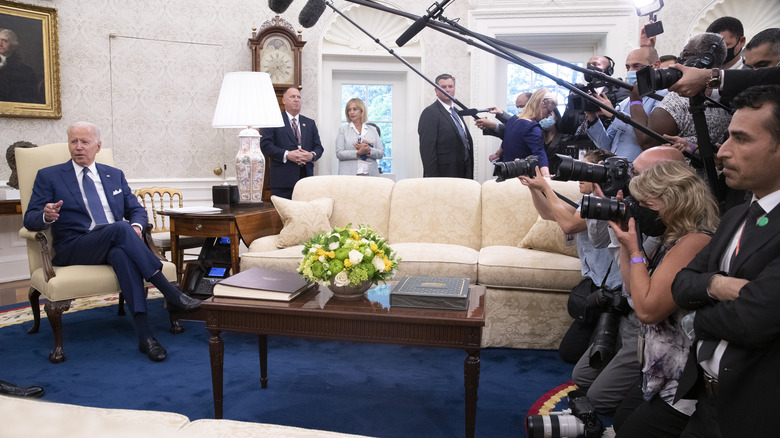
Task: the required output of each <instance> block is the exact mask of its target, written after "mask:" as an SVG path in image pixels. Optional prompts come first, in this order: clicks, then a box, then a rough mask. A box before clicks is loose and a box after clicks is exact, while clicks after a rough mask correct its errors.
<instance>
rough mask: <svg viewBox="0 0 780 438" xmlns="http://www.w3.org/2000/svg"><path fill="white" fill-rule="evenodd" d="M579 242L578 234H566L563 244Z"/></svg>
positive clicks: (569, 244)
mask: <svg viewBox="0 0 780 438" xmlns="http://www.w3.org/2000/svg"><path fill="white" fill-rule="evenodd" d="M576 242H577V236H576V235H575V234H564V235H563V244H564V245H566V246H572V245H574V244H575V243H576Z"/></svg>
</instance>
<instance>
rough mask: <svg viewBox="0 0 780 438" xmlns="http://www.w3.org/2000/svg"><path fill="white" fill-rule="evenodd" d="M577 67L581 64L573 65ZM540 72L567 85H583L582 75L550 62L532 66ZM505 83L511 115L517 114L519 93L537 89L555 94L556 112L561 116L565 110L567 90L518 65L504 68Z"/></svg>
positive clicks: (567, 96) (567, 97) (508, 108)
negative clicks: (547, 90)
mask: <svg viewBox="0 0 780 438" xmlns="http://www.w3.org/2000/svg"><path fill="white" fill-rule="evenodd" d="M574 64H575V65H577V66H580V67H582V66H583V65H582V63H581V62H580V63H574ZM534 65H535V66H536V67H539V68H540V69H541V70H544V71H546V72H547V73H551V74H552V75H553V76H555V77H557V78H560V79H563V80H564V81H566V82H569V83H573V84H576V83H583V78H582V73H579V72H576V71H574V70H571V69H568V68H566V67H562V66H560V65H558V64H555V63H552V62H542V63H538V64H534ZM506 83H507V112H509V113H511V114H515V113H517V112H518V111H517V109H516V108H515V99H517V95H518V94H520V93H524V92H526V91H531V92H533V91H536V90H538V89H539V88H543V87H544V88H548V89H550V90H551V91H552V92H553V93H555V95H556V97H557V99H558V111H560V113H561V114H563V111H564V110H565V109H566V102H567V101H568V99H569V90H567V89H566V88H564V87H561V86H560V85H558V84H556V83H555V82H554V81H553V80H552V79H550V78H548V77H546V76H543V75H541V74H537V73H535V72H533V71H531V70H529V69H527V68H525V67H521V66H519V65H514V64H509V65H507V68H506Z"/></svg>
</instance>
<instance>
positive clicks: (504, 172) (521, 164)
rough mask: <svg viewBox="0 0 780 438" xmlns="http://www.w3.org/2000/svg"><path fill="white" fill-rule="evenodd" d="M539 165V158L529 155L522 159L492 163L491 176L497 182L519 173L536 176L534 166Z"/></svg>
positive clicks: (515, 176)
mask: <svg viewBox="0 0 780 438" xmlns="http://www.w3.org/2000/svg"><path fill="white" fill-rule="evenodd" d="M538 165H539V159H538V158H536V156H534V155H531V156H529V157H528V158H526V159H524V160H515V161H507V162H504V163H501V162H499V163H494V164H493V176H495V177H496V181H497V182H501V181H506V179H507V178H517V177H518V176H521V175H526V176H530V177H534V176H536V172H535V169H536V166H538Z"/></svg>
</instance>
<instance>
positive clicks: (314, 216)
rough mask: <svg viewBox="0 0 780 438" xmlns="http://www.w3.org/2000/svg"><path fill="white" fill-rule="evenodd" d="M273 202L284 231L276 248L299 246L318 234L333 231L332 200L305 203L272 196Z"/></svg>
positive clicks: (314, 200) (320, 199)
mask: <svg viewBox="0 0 780 438" xmlns="http://www.w3.org/2000/svg"><path fill="white" fill-rule="evenodd" d="M271 202H273V203H274V207H276V211H277V212H278V213H279V217H281V218H282V224H283V226H282V231H281V232H279V240H277V241H276V246H277V247H279V248H287V247H288V246H293V245H299V244H301V243H303V242H305V241H307V240H309V239H311V238H312V237H314V236H315V235H316V234H317V233H320V232H322V231H329V230H330V229H331V226H330V214H331V213H332V212H333V199H332V198H319V199H313V200H311V201H309V202H304V201H292V200H289V199H285V198H281V197H279V196H271Z"/></svg>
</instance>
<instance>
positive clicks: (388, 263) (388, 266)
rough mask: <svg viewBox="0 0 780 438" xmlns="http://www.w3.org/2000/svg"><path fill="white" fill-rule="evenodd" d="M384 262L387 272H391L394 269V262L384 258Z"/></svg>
mask: <svg viewBox="0 0 780 438" xmlns="http://www.w3.org/2000/svg"><path fill="white" fill-rule="evenodd" d="M382 261H383V262H385V271H389V270H390V269H391V268H392V267H393V262H391V261H390V259H388V258H387V257H385V258H383V259H382Z"/></svg>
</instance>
